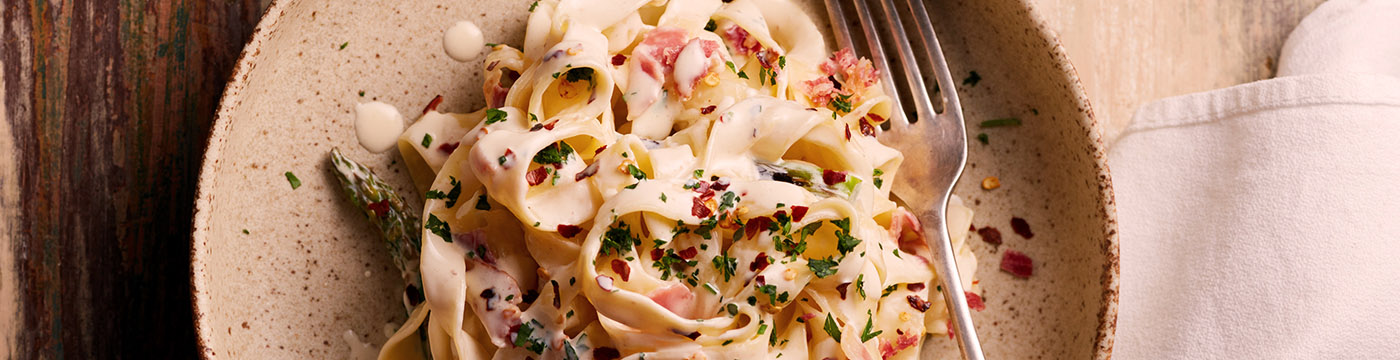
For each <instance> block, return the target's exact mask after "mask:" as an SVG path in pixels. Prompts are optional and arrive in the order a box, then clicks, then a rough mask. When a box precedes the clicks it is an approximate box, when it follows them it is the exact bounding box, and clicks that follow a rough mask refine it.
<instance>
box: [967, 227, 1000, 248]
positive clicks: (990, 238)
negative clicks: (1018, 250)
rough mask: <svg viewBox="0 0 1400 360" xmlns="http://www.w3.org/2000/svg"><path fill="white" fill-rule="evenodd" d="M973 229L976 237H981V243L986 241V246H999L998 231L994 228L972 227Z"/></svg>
mask: <svg viewBox="0 0 1400 360" xmlns="http://www.w3.org/2000/svg"><path fill="white" fill-rule="evenodd" d="M973 229H975V230H977V235H980V236H982V241H986V242H987V243H988V244H992V245H1001V231H1000V230H997V229H996V228H994V227H991V226H988V227H984V228H981V229H977V227H975V226H974V227H973Z"/></svg>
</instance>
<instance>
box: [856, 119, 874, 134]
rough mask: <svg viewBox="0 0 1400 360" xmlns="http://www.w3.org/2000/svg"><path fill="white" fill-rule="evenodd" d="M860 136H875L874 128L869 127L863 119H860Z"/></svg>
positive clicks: (868, 123)
mask: <svg viewBox="0 0 1400 360" xmlns="http://www.w3.org/2000/svg"><path fill="white" fill-rule="evenodd" d="M860 134H861V135H865V136H875V126H872V125H870V122H869V121H865V118H861V119H860Z"/></svg>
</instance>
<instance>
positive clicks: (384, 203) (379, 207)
mask: <svg viewBox="0 0 1400 360" xmlns="http://www.w3.org/2000/svg"><path fill="white" fill-rule="evenodd" d="M369 209H370V210H373V211H374V216H378V217H384V214H388V213H389V200H388V199H385V200H379V201H376V202H372V203H369Z"/></svg>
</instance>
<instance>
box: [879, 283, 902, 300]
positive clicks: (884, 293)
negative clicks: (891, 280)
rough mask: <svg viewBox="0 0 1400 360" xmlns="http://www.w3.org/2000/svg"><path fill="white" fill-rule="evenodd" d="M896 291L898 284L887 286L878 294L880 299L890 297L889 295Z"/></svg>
mask: <svg viewBox="0 0 1400 360" xmlns="http://www.w3.org/2000/svg"><path fill="white" fill-rule="evenodd" d="M898 289H899V284H895V285H890V286H887V287H885V290H884V291H881V292H880V297H886V296H890V293H893V292H894V291H895V290H898Z"/></svg>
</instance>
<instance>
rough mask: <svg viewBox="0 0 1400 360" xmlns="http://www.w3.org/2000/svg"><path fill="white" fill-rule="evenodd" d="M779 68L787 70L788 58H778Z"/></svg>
mask: <svg viewBox="0 0 1400 360" xmlns="http://www.w3.org/2000/svg"><path fill="white" fill-rule="evenodd" d="M778 68H779V69H783V68H787V57H786V56H781V55H779V56H778Z"/></svg>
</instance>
